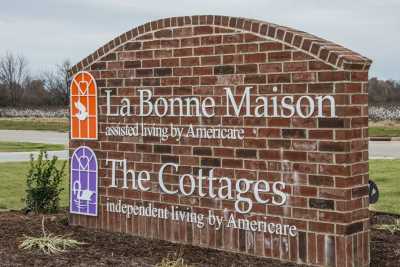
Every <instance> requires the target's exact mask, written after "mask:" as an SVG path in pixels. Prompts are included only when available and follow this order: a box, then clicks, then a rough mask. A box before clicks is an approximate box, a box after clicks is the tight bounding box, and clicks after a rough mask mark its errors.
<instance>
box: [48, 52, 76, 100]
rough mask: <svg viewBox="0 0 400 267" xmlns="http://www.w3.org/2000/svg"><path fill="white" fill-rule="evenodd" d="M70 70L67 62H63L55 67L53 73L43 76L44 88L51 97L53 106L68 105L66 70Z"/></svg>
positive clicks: (67, 77)
mask: <svg viewBox="0 0 400 267" xmlns="http://www.w3.org/2000/svg"><path fill="white" fill-rule="evenodd" d="M70 68H71V63H70V61H69V60H64V61H63V62H62V63H61V64H59V65H57V66H56V69H55V71H51V72H46V73H44V74H43V76H44V77H43V80H44V86H45V88H46V90H47V91H48V92H49V94H50V95H51V97H52V99H53V101H52V104H53V105H64V106H67V105H68V101H69V97H68V85H69V83H68V81H69V74H68V70H69V69H70Z"/></svg>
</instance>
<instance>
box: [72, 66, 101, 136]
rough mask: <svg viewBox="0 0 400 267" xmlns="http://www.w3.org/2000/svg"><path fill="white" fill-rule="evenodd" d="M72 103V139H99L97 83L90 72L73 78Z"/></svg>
mask: <svg viewBox="0 0 400 267" xmlns="http://www.w3.org/2000/svg"><path fill="white" fill-rule="evenodd" d="M70 105H71V107H70V116H71V139H97V85H96V81H95V79H94V77H93V76H92V75H91V74H90V73H89V72H87V71H81V72H79V73H77V74H76V75H75V76H74V78H73V79H72V81H71V85H70Z"/></svg>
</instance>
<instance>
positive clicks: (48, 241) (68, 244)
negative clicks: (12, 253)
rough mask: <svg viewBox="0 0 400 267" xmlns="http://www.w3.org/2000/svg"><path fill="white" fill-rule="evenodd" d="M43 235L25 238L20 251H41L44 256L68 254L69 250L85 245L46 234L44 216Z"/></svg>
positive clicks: (63, 237)
mask: <svg viewBox="0 0 400 267" xmlns="http://www.w3.org/2000/svg"><path fill="white" fill-rule="evenodd" d="M42 233H43V235H42V236H41V237H32V236H24V240H23V241H22V243H21V244H20V245H19V248H20V249H25V250H39V251H41V252H43V253H44V254H47V255H51V254H59V253H63V252H66V251H67V249H69V248H76V247H79V246H80V245H83V244H84V243H82V242H79V241H76V240H74V239H70V238H66V237H65V236H58V235H53V234H51V233H46V230H45V228H44V216H43V218H42Z"/></svg>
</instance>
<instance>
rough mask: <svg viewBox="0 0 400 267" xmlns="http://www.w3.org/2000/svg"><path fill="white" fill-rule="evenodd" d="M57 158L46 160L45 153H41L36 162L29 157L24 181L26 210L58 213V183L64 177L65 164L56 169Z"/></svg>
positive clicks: (59, 189) (60, 189)
mask: <svg viewBox="0 0 400 267" xmlns="http://www.w3.org/2000/svg"><path fill="white" fill-rule="evenodd" d="M56 163H57V157H53V159H51V160H50V159H48V156H47V152H45V151H41V152H40V153H39V156H38V158H37V160H35V159H34V157H33V155H31V161H30V169H29V172H28V175H27V179H26V185H27V189H26V199H25V202H26V208H27V210H31V211H33V212H35V213H54V212H57V211H58V208H59V203H60V193H61V191H62V190H63V188H61V187H60V183H61V182H62V179H63V177H64V170H65V165H66V162H64V163H63V164H62V165H61V168H60V169H58V168H57V166H56Z"/></svg>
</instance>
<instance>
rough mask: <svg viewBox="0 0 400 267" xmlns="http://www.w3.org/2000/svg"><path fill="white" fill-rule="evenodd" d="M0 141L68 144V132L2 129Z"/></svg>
mask: <svg viewBox="0 0 400 267" xmlns="http://www.w3.org/2000/svg"><path fill="white" fill-rule="evenodd" d="M0 141H6V142H30V143H45V144H61V145H67V144H68V133H60V132H52V131H29V130H0Z"/></svg>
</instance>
